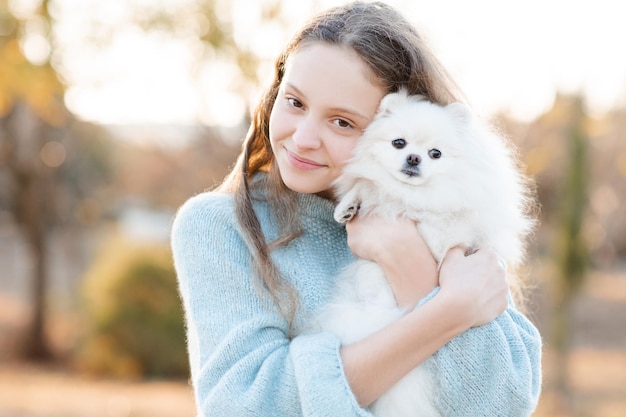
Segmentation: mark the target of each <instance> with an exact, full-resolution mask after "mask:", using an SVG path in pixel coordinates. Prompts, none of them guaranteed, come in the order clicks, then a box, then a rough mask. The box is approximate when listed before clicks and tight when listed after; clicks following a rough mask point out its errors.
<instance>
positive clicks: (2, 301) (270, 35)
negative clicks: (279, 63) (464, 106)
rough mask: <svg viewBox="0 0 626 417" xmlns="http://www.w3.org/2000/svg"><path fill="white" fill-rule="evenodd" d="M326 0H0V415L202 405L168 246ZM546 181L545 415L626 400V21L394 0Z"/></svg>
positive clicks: (60, 415) (558, 11)
mask: <svg viewBox="0 0 626 417" xmlns="http://www.w3.org/2000/svg"><path fill="white" fill-rule="evenodd" d="M340 3H343V2H342V1H330V0H328V1H322V0H317V1H315V0H299V1H278V0H233V1H229V0H107V1H104V0H0V417H9V416H11V417H13V416H23V417H33V416H49V417H74V416H77V417H78V416H80V417H88V416H109V417H110V416H116V417H117V416H119V417H126V416H144V415H145V416H147V415H150V416H177V417H180V416H193V415H195V414H194V407H193V398H192V393H191V389H190V386H189V384H188V369H187V362H186V361H187V358H186V353H185V344H184V327H183V321H182V313H181V306H180V301H179V299H178V294H177V289H176V280H175V275H174V271H173V268H172V263H171V254H170V252H169V242H168V239H169V228H170V224H171V220H172V217H173V215H174V213H175V211H176V209H177V207H178V206H180V204H182V203H183V202H184V201H185V200H186V199H187V198H189V197H190V196H192V195H194V194H197V193H199V192H202V191H203V190H206V189H208V188H210V187H212V186H213V185H215V184H216V183H218V182H219V181H220V180H221V179H222V178H223V177H224V175H225V174H226V172H227V170H228V168H229V167H230V166H231V165H232V164H233V162H234V159H235V157H236V155H237V153H238V151H239V147H240V144H241V140H242V138H243V135H244V133H245V131H246V129H247V122H248V114H249V109H250V107H251V106H253V105H254V103H255V101H256V99H257V98H258V96H259V94H260V92H261V91H262V90H263V87H264V86H265V85H267V83H269V81H270V77H271V75H272V62H273V59H274V58H275V57H276V56H277V54H278V53H279V51H280V50H281V48H282V46H283V45H284V43H285V42H286V41H287V39H288V38H289V36H290V35H291V34H292V33H293V31H294V30H296V28H297V27H299V26H300V25H301V24H302V23H303V22H304V21H305V20H306V18H307V17H308V16H309V15H310V14H311V13H313V12H315V11H317V10H320V9H322V8H324V7H327V6H331V5H336V4H340ZM388 3H390V4H392V5H394V6H396V7H398V8H399V9H400V10H401V11H402V12H403V13H404V14H405V15H406V16H407V18H409V20H411V21H412V22H414V23H415V24H416V25H417V26H418V27H419V29H420V30H421V31H422V32H423V33H424V34H425V36H426V38H427V39H428V40H429V41H430V42H431V46H432V47H433V49H434V50H435V53H436V54H437V55H438V56H439V57H440V59H441V60H442V61H443V63H444V64H445V65H446V66H447V67H448V68H449V70H450V72H451V73H452V74H453V76H454V77H455V79H456V80H457V81H458V83H459V85H460V86H461V88H462V89H463V90H464V91H465V92H466V94H467V96H468V97H469V99H470V101H471V102H472V105H473V106H474V107H475V108H476V109H477V111H478V112H479V113H480V114H481V115H483V116H484V117H485V118H487V119H489V120H491V121H493V123H494V124H495V125H496V126H497V127H498V128H499V129H501V130H502V132H504V133H505V134H506V135H507V136H508V137H509V138H510V139H511V140H512V141H513V142H514V143H515V144H516V145H517V146H518V147H519V149H520V155H521V158H522V160H523V162H524V163H525V164H526V166H527V170H528V174H529V175H531V176H532V177H533V178H534V179H535V180H536V182H537V188H538V190H537V191H538V196H539V200H540V203H541V213H540V218H541V227H540V228H539V230H538V232H537V233H536V235H535V236H534V238H533V241H532V245H531V257H530V260H529V262H528V275H529V277H531V278H532V283H531V287H530V291H529V297H528V299H529V300H528V308H527V309H528V315H529V316H530V318H531V319H532V320H533V322H534V323H536V324H537V326H538V327H539V329H540V330H541V332H542V334H543V336H544V341H545V347H544V394H543V396H542V398H541V402H540V405H539V409H538V411H537V413H536V414H535V415H536V416H540V417H543V416H551V417H552V416H555V417H556V416H590V417H591V416H593V417H613V416H615V417H623V416H625V415H626V332H625V330H626V263H625V260H626V205H625V203H624V197H625V196H626V139H625V138H626V55H625V54H623V53H621V52H619V50H622V49H623V43H624V40H626V25H624V24H623V18H622V16H623V14H622V13H621V12H620V11H619V10H618V6H619V4H618V3H619V2H613V1H609V0H595V1H593V2H592V1H591V0H581V1H574V2H572V1H565V0H552V1H550V2H541V1H539V0H527V1H524V2H502V1H497V0H475V1H472V2H465V1H462V0H457V1H455V0H441V1H437V2H434V1H409V0H406V1H402V0H397V1H388Z"/></svg>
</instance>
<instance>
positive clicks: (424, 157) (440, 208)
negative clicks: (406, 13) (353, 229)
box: [318, 90, 533, 417]
mask: <svg viewBox="0 0 626 417" xmlns="http://www.w3.org/2000/svg"><path fill="white" fill-rule="evenodd" d="M334 185H335V189H336V194H337V197H338V201H339V202H338V204H337V206H336V210H335V219H336V220H337V221H339V222H347V221H349V220H350V219H351V218H352V217H353V216H354V215H355V214H356V213H357V212H359V213H363V212H371V213H376V214H378V215H382V216H385V217H387V218H395V217H398V216H405V217H407V218H410V219H414V220H416V221H417V227H418V229H419V232H420V234H421V236H422V237H423V239H424V240H425V242H426V244H427V245H428V247H429V248H430V250H431V252H432V254H433V256H434V257H435V259H436V260H437V261H438V262H439V263H440V262H441V261H442V260H443V258H444V256H445V254H446V252H447V251H448V249H450V248H451V247H454V246H457V245H462V246H464V247H466V248H484V247H490V248H492V249H493V250H494V251H495V252H496V253H497V254H499V256H500V257H501V258H502V259H503V260H504V261H505V262H506V263H507V266H508V267H514V266H516V265H517V264H518V263H519V262H520V261H521V260H522V258H523V255H524V245H523V241H524V237H525V236H526V235H527V234H528V233H529V232H530V230H531V228H532V225H533V222H532V220H531V219H530V218H529V217H528V216H527V215H526V212H527V209H526V208H527V203H528V202H529V200H528V198H527V197H528V192H527V191H528V190H527V188H526V179H525V178H524V176H523V175H522V174H521V173H520V170H519V169H518V167H517V164H516V161H515V159H514V157H513V155H512V153H511V150H510V148H509V147H508V146H507V145H506V143H505V142H504V141H503V140H502V138H500V137H499V136H498V135H497V134H495V132H493V131H492V130H491V129H490V128H488V127H487V126H486V125H484V124H482V123H479V122H478V120H477V119H476V118H474V117H473V115H472V113H471V112H470V110H469V108H468V107H467V106H465V105H464V104H461V103H453V104H450V105H447V106H440V105H437V104H434V103H431V102H429V101H427V100H425V99H424V98H423V97H421V96H409V95H407V93H406V92H405V91H403V90H401V91H399V92H397V93H392V94H389V95H387V96H385V97H384V98H383V100H382V101H381V104H380V107H379V110H378V113H377V115H376V117H375V118H374V120H373V121H372V123H371V124H370V125H369V126H368V127H367V129H366V130H365V132H364V135H363V137H362V138H361V139H360V140H359V143H358V144H357V146H356V148H355V151H354V154H353V157H352V159H351V160H350V161H349V163H348V164H347V166H346V167H345V169H344V171H343V173H342V175H341V176H340V177H339V178H338V179H337V180H336V182H335V184H334ZM403 314H405V311H402V310H401V309H400V308H398V306H397V304H396V302H395V298H394V295H393V292H392V290H391V288H390V286H389V284H388V282H387V280H386V278H385V276H384V273H383V271H382V270H381V269H380V267H379V266H378V265H377V264H376V263H374V262H372V261H369V260H364V259H358V260H356V261H355V262H354V263H353V264H351V265H349V267H348V268H346V269H345V270H344V271H343V272H342V274H341V275H340V276H339V277H338V281H337V289H336V294H335V297H334V299H333V300H332V302H331V303H330V304H329V305H328V306H327V307H326V308H325V309H324V310H323V311H322V313H321V314H320V315H319V316H318V324H319V325H320V326H321V328H322V330H326V331H330V332H332V333H335V334H336V335H338V336H339V337H340V339H341V340H342V343H344V344H349V343H352V342H355V341H357V340H359V339H362V338H364V337H366V336H368V335H369V334H371V333H373V332H375V331H376V330H378V329H380V328H382V327H384V326H386V325H388V324H389V323H391V322H393V321H395V320H397V319H398V318H400V317H401V316H402V315H403ZM432 366H433V365H432V360H430V359H429V360H427V361H426V362H424V363H423V364H422V365H420V366H419V367H417V368H416V369H414V370H413V371H412V372H411V373H409V374H408V375H407V376H405V377H404V378H403V379H402V380H400V381H399V382H398V383H397V384H396V385H394V386H393V387H392V388H391V390H390V391H389V392H387V393H386V394H385V395H383V396H382V397H380V398H379V399H378V400H377V401H376V402H375V403H374V404H373V405H372V407H371V411H372V412H373V414H374V415H376V416H378V417H391V416H393V417H403V416H416V415H419V416H438V415H439V413H438V412H437V410H436V407H435V403H434V396H433V393H432V392H431V391H432V389H433V378H434V375H435V370H434V368H433V367H432Z"/></svg>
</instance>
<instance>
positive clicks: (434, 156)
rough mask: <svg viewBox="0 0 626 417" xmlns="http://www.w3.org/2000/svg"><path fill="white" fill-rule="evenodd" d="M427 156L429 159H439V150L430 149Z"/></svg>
mask: <svg viewBox="0 0 626 417" xmlns="http://www.w3.org/2000/svg"><path fill="white" fill-rule="evenodd" d="M428 156H430V158H431V159H439V158H441V151H440V150H439V149H431V150H430V151H428Z"/></svg>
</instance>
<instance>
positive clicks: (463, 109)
mask: <svg viewBox="0 0 626 417" xmlns="http://www.w3.org/2000/svg"><path fill="white" fill-rule="evenodd" d="M445 109H446V111H448V112H449V113H450V114H452V115H453V116H454V117H456V118H457V119H459V120H461V121H462V122H464V123H469V122H471V121H472V118H473V116H472V110H471V109H470V108H469V107H468V106H467V105H466V104H464V103H460V102H456V103H451V104H448V105H447V106H446V107H445Z"/></svg>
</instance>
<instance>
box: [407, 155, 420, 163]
mask: <svg viewBox="0 0 626 417" xmlns="http://www.w3.org/2000/svg"><path fill="white" fill-rule="evenodd" d="M406 162H407V163H408V164H409V165H411V166H417V165H419V164H420V162H422V157H421V156H419V155H415V154H414V153H412V154H410V155H409V156H407V157H406Z"/></svg>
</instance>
